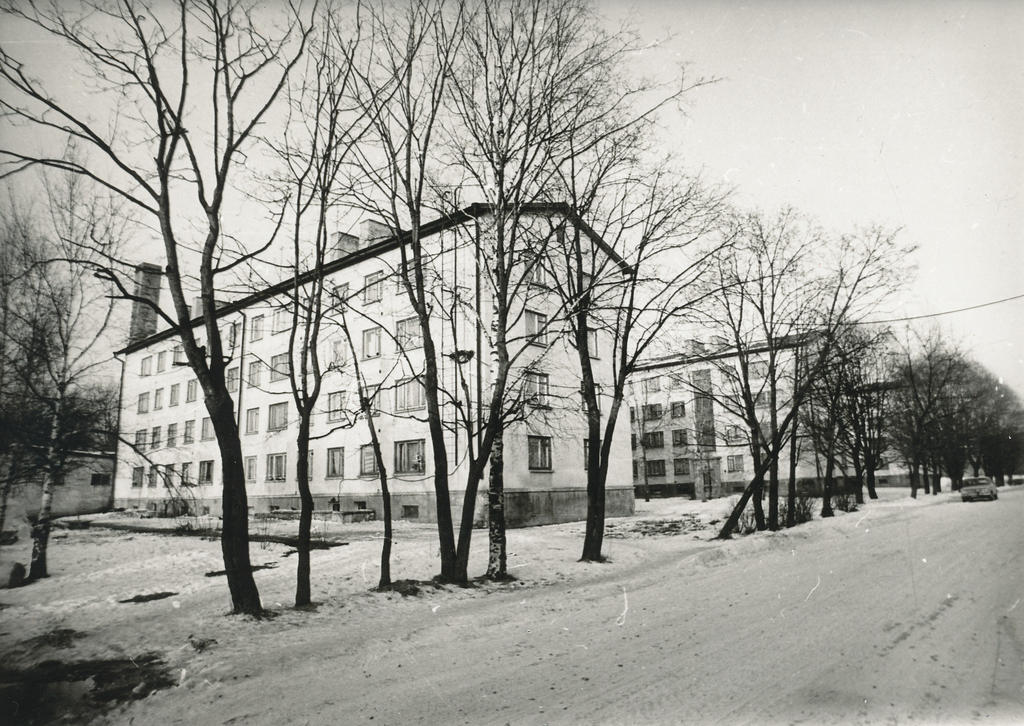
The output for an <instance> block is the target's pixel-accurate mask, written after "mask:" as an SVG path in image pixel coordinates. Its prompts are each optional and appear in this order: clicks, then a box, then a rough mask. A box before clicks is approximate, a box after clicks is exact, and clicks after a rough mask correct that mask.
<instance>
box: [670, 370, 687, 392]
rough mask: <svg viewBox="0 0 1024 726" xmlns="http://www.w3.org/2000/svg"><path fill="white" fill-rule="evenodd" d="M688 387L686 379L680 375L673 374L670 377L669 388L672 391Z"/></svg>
mask: <svg viewBox="0 0 1024 726" xmlns="http://www.w3.org/2000/svg"><path fill="white" fill-rule="evenodd" d="M685 385H686V379H685V378H684V377H683V376H682V374H680V373H673V374H671V375H670V376H669V377H668V387H669V388H670V389H672V390H676V389H679V388H682V387H683V386H685Z"/></svg>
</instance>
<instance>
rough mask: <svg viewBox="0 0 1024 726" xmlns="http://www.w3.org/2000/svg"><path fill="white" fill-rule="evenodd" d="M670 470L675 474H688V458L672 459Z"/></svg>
mask: <svg viewBox="0 0 1024 726" xmlns="http://www.w3.org/2000/svg"><path fill="white" fill-rule="evenodd" d="M672 470H673V472H674V473H675V475H676V476H690V460H689V459H673V460H672Z"/></svg>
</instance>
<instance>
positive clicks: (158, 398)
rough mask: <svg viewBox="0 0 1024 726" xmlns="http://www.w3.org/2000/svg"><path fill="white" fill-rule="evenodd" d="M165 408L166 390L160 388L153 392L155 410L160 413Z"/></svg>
mask: <svg viewBox="0 0 1024 726" xmlns="http://www.w3.org/2000/svg"><path fill="white" fill-rule="evenodd" d="M163 407H164V389H162V388H158V389H156V390H155V391H153V410H154V411H159V410H160V409H161V408H163Z"/></svg>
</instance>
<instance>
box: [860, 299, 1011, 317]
mask: <svg viewBox="0 0 1024 726" xmlns="http://www.w3.org/2000/svg"><path fill="white" fill-rule="evenodd" d="M1021 298H1024V293H1021V294H1020V295H1011V296H1010V297H1004V298H1002V299H1001V300H991V301H989V302H983V303H978V304H977V305H968V306H967V307H964V308H955V309H953V310H944V311H942V312H941V313H928V314H927V315H910V316H907V317H905V318H890V319H889V320H865V321H863V322H861V323H858V325H882V324H885V323H903V322H907V321H910V320H923V319H925V318H938V317H941V316H943V315H953V314H954V313H964V312H967V311H968V310H977V309H979V308H987V307H991V306H992V305H999V304H1000V303H1004V302H1010V301H1011V300H1020V299H1021Z"/></svg>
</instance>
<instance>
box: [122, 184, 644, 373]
mask: <svg viewBox="0 0 1024 726" xmlns="http://www.w3.org/2000/svg"><path fill="white" fill-rule="evenodd" d="M493 207H494V205H493V204H490V203H484V202H476V203H473V204H470V205H469V206H467V207H463V208H462V209H460V210H458V211H456V212H453V213H451V214H448V215H446V216H444V217H440V218H438V219H435V220H432V221H430V222H427V223H425V224H423V225H421V226H420V236H421V237H430V236H432V235H435V234H438V233H440V232H443V231H445V230H447V229H451V228H453V227H457V226H458V225H460V224H463V223H465V222H468V221H470V220H472V219H477V218H479V217H482V216H484V215H486V214H488V213H490V212H491V211H492V209H493ZM521 211H522V212H523V213H526V214H549V215H554V214H561V215H563V216H565V218H566V219H568V220H569V221H570V222H572V223H573V225H574V226H576V227H577V228H578V229H580V230H581V231H582V232H583V233H584V234H586V235H587V236H588V237H589V238H590V239H591V240H592V241H593V242H594V244H596V245H597V246H598V247H599V248H600V249H601V250H602V251H603V252H604V253H605V254H606V255H608V256H609V257H610V258H611V259H612V260H614V261H615V263H616V264H617V265H618V266H619V267H620V268H621V269H623V270H624V271H629V270H630V267H629V264H628V263H627V262H626V261H625V260H623V259H622V257H621V256H620V255H619V254H618V253H617V252H615V250H614V249H612V248H611V246H610V245H608V243H607V242H605V241H604V239H602V238H601V236H600V235H599V234H598V233H597V232H595V231H594V230H593V229H592V228H591V227H590V225H588V224H587V223H586V222H584V221H583V220H582V219H581V218H580V216H579V215H578V214H576V213H575V212H574V211H573V210H572V208H571V207H570V206H569V205H568V204H566V203H565V202H532V203H529V204H524V205H523V206H522V208H521ZM410 237H411V235H410V233H408V232H407V233H405V234H402V235H399V236H392V237H389V238H387V239H383V240H381V241H379V242H376V243H374V244H372V245H369V246H367V247H363V248H361V249H358V250H356V251H354V252H350V253H349V254H346V255H343V256H342V257H340V258H338V259H336V260H331V261H330V262H325V263H324V264H323V265H322V266H321V267H320V268H319V269H312V270H308V271H306V272H303V273H302V274H301V275H299V277H298V280H296V279H295V277H288V278H285V279H284V280H281V281H280V282H277V283H274V284H273V285H270V286H268V287H266V288H264V289H263V290H259V291H257V292H254V293H251V294H249V295H246V296H245V297H242V298H239V299H238V300H233V301H231V302H228V303H225V304H224V305H222V306H220V307H218V308H217V311H216V316H217V317H218V318H222V317H225V316H227V315H230V314H231V313H235V312H238V311H239V310H244V309H245V308H247V307H249V306H251V305H253V304H255V303H258V302H261V301H263V300H266V299H268V298H272V297H274V296H276V295H280V294H281V293H284V292H287V291H288V290H290V289H292V288H293V287H294V286H295V284H296V282H297V283H298V284H299V285H305V284H306V283H308V282H312V281H313V280H315V279H317V278H318V277H321V276H324V275H329V274H331V273H333V272H336V271H338V270H341V269H344V268H346V267H349V266H352V265H356V264H358V263H360V262H362V261H364V260H368V259H372V258H374V257H377V256H379V255H382V254H384V253H386V252H390V251H391V250H394V249H397V248H398V247H399V246H401V245H402V244H405V243H406V242H408V241H409V239H410ZM202 322H203V316H202V315H198V316H196V317H194V318H192V320H191V321H190V325H192V326H196V325H200V324H202ZM175 334H176V331H175V329H174V328H167V329H166V330H161V331H159V332H156V333H153V334H152V335H149V336H147V337H145V338H143V339H141V340H137V341H135V342H134V343H129V344H128V345H126V346H125V347H124V348H122V349H121V350H119V351H117V355H121V354H125V353H134V352H135V351H137V350H142V349H144V348H147V347H149V346H150V345H152V344H153V343H157V342H160V341H161V340H166V339H168V338H173V337H174V336H175Z"/></svg>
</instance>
